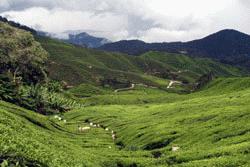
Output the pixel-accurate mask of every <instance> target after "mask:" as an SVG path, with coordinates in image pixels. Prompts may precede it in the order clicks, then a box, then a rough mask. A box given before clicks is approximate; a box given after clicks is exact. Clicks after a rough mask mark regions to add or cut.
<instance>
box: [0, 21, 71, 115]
mask: <svg viewBox="0 0 250 167" xmlns="http://www.w3.org/2000/svg"><path fill="white" fill-rule="evenodd" d="M47 57H48V54H47V52H46V51H45V50H44V49H43V48H42V47H41V45H40V44H39V43H38V42H36V41H35V39H34V37H33V35H32V34H31V33H30V32H27V31H24V30H20V29H17V28H13V27H12V26H10V25H9V24H7V23H3V22H1V21H0V99H2V100H5V101H8V102H12V103H15V104H17V105H20V106H22V107H25V108H28V109H31V110H34V111H37V112H39V113H41V114H48V113H51V112H61V111H65V110H67V109H68V108H69V105H72V104H73V102H71V101H70V102H68V101H67V100H64V99H63V98H61V97H60V98H58V97H57V96H58V95H57V93H58V92H60V91H62V85H61V84H60V83H59V82H54V81H49V79H48V77H47V71H46V62H47ZM55 96H56V98H55ZM58 99H60V100H58Z"/></svg>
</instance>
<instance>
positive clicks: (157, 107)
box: [0, 78, 250, 166]
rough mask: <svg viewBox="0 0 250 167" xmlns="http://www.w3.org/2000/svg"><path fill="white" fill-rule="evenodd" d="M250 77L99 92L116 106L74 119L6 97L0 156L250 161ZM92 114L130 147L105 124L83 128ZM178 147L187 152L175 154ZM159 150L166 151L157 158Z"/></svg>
mask: <svg viewBox="0 0 250 167" xmlns="http://www.w3.org/2000/svg"><path fill="white" fill-rule="evenodd" d="M229 83H230V84H229ZM249 83H250V78H229V79H227V78H222V79H217V80H215V81H214V82H212V83H211V84H210V85H208V86H207V88H205V89H204V90H202V91H200V92H197V93H193V94H190V95H177V94H170V93H166V92H164V91H160V90H156V89H144V88H140V87H138V88H137V90H133V91H128V92H120V93H118V94H115V95H113V96H114V98H113V99H112V98H108V99H109V100H107V97H106V95H103V96H99V100H102V98H103V101H105V100H106V101H109V103H110V105H107V104H106V105H102V103H100V105H96V106H90V107H86V108H83V109H79V110H75V111H72V112H69V113H67V114H65V115H64V117H65V119H67V121H68V122H67V123H66V124H64V123H62V122H57V121H56V120H55V119H54V118H48V117H44V116H40V115H38V114H35V113H32V112H31V111H27V110H23V109H21V108H18V107H16V106H14V105H11V104H8V103H5V102H0V106H1V107H0V108H1V109H0V115H1V116H0V126H1V128H0V129H1V134H2V136H4V137H1V140H0V141H1V142H0V155H1V156H0V157H3V155H5V156H6V155H8V156H10V157H14V156H18V157H23V158H25V159H27V160H29V161H31V162H33V161H37V163H40V164H47V165H49V166H81V165H83V164H85V165H87V166H117V165H118V164H123V165H125V166H126V165H127V166H129V165H132V164H135V163H136V164H137V165H138V166H161V165H162V166H166V165H177V166H204V165H206V166H240V165H246V166H247V164H249V163H250V161H249V159H250V154H249V152H250V133H249V132H250V129H249V127H250V124H249V118H250V103H249V99H250V85H249ZM235 88H236V89H235ZM234 89H235V90H234ZM142 94H144V95H143V96H142ZM110 96H111V95H110ZM125 96H127V97H125ZM132 97H134V98H132ZM138 98H140V99H141V101H139V100H138ZM92 100H93V102H95V99H92ZM142 101H144V102H142ZM145 101H147V102H146V103H145ZM121 104H122V105H121ZM86 119H89V120H91V121H93V122H96V123H100V124H102V125H105V126H107V127H109V128H110V129H113V130H115V131H116V132H117V136H118V139H117V141H116V142H117V143H119V144H120V145H121V143H122V144H123V145H124V148H123V149H122V150H119V149H118V148H116V147H115V145H114V144H113V143H112V139H111V136H110V132H106V131H104V130H103V129H91V130H90V131H89V132H87V133H83V134H79V133H77V132H76V128H77V125H79V124H81V123H82V126H86V124H84V123H83V122H84V120H86ZM79 122H80V123H79ZM30 136H32V137H30ZM109 146H111V147H112V148H111V149H109V148H108V147H109ZM172 146H179V147H180V150H179V151H177V152H172V151H171V147H172ZM156 154H159V155H161V157H160V158H153V155H156Z"/></svg>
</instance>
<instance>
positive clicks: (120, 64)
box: [37, 37, 243, 89]
mask: <svg viewBox="0 0 250 167" xmlns="http://www.w3.org/2000/svg"><path fill="white" fill-rule="evenodd" d="M37 40H38V41H39V42H40V43H41V44H42V46H43V47H44V49H46V50H47V51H48V52H49V54H50V57H49V65H48V68H49V71H50V77H51V78H53V79H55V80H59V81H61V80H65V81H66V82H67V83H69V84H71V85H80V84H82V83H84V84H91V85H94V86H100V85H101V81H105V80H116V81H121V82H123V83H124V84H126V83H136V84H145V85H149V86H155V87H161V88H166V87H167V86H168V81H169V80H170V79H175V80H180V81H184V82H185V83H193V82H194V81H196V80H197V79H199V77H201V76H202V75H204V74H207V73H209V72H214V73H215V74H216V76H241V75H242V74H243V72H242V71H241V70H239V69H237V68H235V67H232V66H228V65H224V64H221V63H218V62H215V61H212V60H210V59H205V58H191V57H188V56H186V55H179V54H169V53H161V52H149V53H146V54H144V55H141V56H128V55H124V54H118V53H109V52H103V51H97V50H92V49H87V48H81V47H76V46H73V45H70V44H66V43H63V42H60V41H57V40H53V39H49V38H44V37H37ZM111 86H112V85H111ZM184 89H186V88H184Z"/></svg>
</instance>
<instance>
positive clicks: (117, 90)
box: [115, 84, 135, 93]
mask: <svg viewBox="0 0 250 167" xmlns="http://www.w3.org/2000/svg"><path fill="white" fill-rule="evenodd" d="M134 88H135V84H131V86H130V87H129V88H122V89H116V90H115V93H117V92H121V91H127V90H131V89H134Z"/></svg>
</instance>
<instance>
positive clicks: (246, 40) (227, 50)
mask: <svg viewBox="0 0 250 167" xmlns="http://www.w3.org/2000/svg"><path fill="white" fill-rule="evenodd" d="M100 49H101V50H106V51H113V52H121V53H127V54H130V55H141V54H143V53H145V52H148V51H165V52H173V53H184V54H187V55H193V56H199V57H208V58H212V59H215V60H219V61H221V62H223V63H227V64H231V65H235V66H242V67H245V68H248V69H249V64H250V36H249V35H248V34H244V33H241V32H239V31H236V30H229V29H226V30H222V31H219V32H217V33H214V34H211V35H209V36H207V37H205V38H202V39H198V40H194V41H189V42H172V43H145V42H143V41H138V40H132V41H119V42H115V43H110V44H105V45H103V46H101V47H100Z"/></svg>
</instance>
